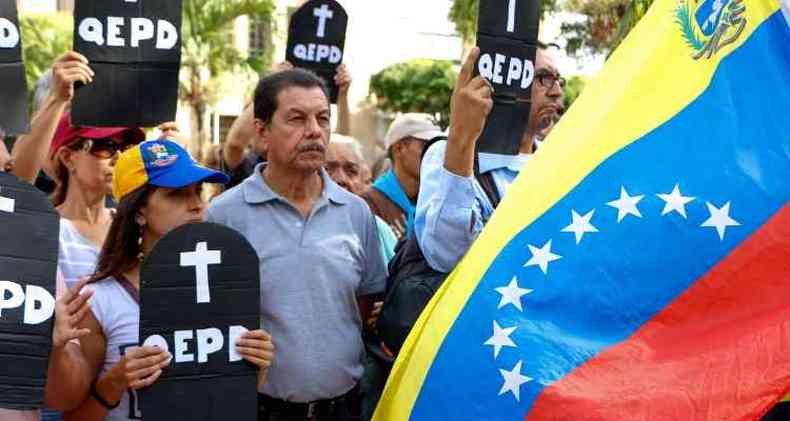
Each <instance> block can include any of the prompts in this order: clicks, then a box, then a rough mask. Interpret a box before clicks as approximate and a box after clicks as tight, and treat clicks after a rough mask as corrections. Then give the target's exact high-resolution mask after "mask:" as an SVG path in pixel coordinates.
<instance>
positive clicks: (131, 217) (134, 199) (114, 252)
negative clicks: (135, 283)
mask: <svg viewBox="0 0 790 421" xmlns="http://www.w3.org/2000/svg"><path fill="white" fill-rule="evenodd" d="M154 191H156V187H155V186H151V185H148V184H146V185H145V186H143V187H140V188H139V189H137V190H135V191H133V192H131V193H129V194H127V195H126V196H124V198H123V199H121V201H120V202H118V207H117V208H116V210H115V217H114V218H113V220H112V225H110V232H108V233H107V238H106V239H105V240H104V245H103V246H102V249H101V253H99V259H98V262H97V263H96V273H94V274H93V276H92V277H91V280H90V282H98V281H101V280H102V279H105V278H108V277H114V278H115V277H118V276H119V275H120V274H122V273H124V272H126V271H129V270H131V269H132V268H133V267H134V265H136V264H137V263H138V262H137V256H138V255H139V254H140V235H141V227H140V225H139V224H138V223H137V221H136V216H137V213H138V212H139V211H140V209H142V208H143V207H144V206H145V205H146V203H148V198H149V197H151V194H152V193H153V192H154Z"/></svg>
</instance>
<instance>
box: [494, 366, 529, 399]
mask: <svg viewBox="0 0 790 421" xmlns="http://www.w3.org/2000/svg"><path fill="white" fill-rule="evenodd" d="M499 372H500V373H502V378H503V379H504V381H505V383H504V384H503V385H502V389H500V390H499V396H502V395H504V394H505V393H507V392H511V393H513V396H515V397H516V401H519V400H520V398H521V385H522V384H524V383H526V382H528V381H532V378H530V377H527V376H524V375H522V374H521V361H519V362H518V363H516V366H515V367H513V370H511V371H507V370H503V369H501V368H500V369H499Z"/></svg>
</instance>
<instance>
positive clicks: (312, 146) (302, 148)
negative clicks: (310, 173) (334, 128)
mask: <svg viewBox="0 0 790 421" xmlns="http://www.w3.org/2000/svg"><path fill="white" fill-rule="evenodd" d="M296 150H297V152H300V153H302V152H318V153H325V152H326V147H325V146H324V145H322V144H320V143H308V144H304V145H299V146H298V147H297V148H296Z"/></svg>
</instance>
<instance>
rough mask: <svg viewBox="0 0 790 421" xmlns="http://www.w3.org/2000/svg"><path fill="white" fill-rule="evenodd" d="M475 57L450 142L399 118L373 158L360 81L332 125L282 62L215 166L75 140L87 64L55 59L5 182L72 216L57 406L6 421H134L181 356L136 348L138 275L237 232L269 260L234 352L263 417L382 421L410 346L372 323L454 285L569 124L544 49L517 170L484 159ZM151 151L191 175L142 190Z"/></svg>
mask: <svg viewBox="0 0 790 421" xmlns="http://www.w3.org/2000/svg"><path fill="white" fill-rule="evenodd" d="M478 54H479V52H478V50H477V49H473V50H472V52H471V53H470V55H469V56H468V58H467V59H466V61H465V63H464V64H463V67H462V68H461V71H460V75H459V78H458V82H457V86H456V87H455V91H454V93H453V97H452V101H451V102H452V114H451V118H450V126H449V131H445V130H443V129H442V128H440V127H439V126H437V124H436V123H435V122H434V119H433V118H432V117H431V116H428V115H425V114H415V113H409V112H408V111H409V110H404V113H402V114H401V115H399V116H398V117H397V118H396V119H395V120H394V121H393V122H392V124H391V126H390V127H389V130H388V131H387V134H386V136H385V145H386V150H385V151H384V153H383V154H382V155H381V156H376V157H373V158H374V159H373V160H370V161H368V160H366V159H365V156H364V154H363V150H362V144H361V142H360V141H358V140H357V139H354V138H353V137H351V136H350V134H351V123H350V121H351V120H350V108H349V104H348V89H349V86H350V85H351V83H352V82H351V76H350V74H349V72H348V70H347V69H346V68H345V67H344V66H341V67H340V68H339V69H338V72H337V76H336V78H335V83H336V84H337V85H338V86H339V95H338V104H337V107H336V110H337V111H336V113H337V116H336V120H335V121H336V122H337V123H336V125H335V127H332V121H333V118H332V117H333V116H332V110H333V108H332V106H331V105H330V103H329V100H328V94H327V92H328V89H327V86H326V84H325V82H324V81H323V80H322V79H321V78H319V77H318V76H316V75H315V74H313V73H311V72H308V71H305V70H301V69H294V68H293V67H292V66H290V65H289V64H287V63H285V64H281V65H279V66H277V68H275V69H274V70H273V72H272V73H271V74H270V75H268V76H266V77H263V78H262V79H261V80H260V82H259V84H258V86H257V89H256V90H255V94H254V99H253V101H252V102H251V103H250V104H249V106H247V107H246V108H245V109H244V111H243V112H242V113H241V115H240V116H239V117H238V118H237V120H236V121H235V122H234V124H233V126H232V128H231V130H230V132H229V134H228V136H227V139H225V140H224V142H223V144H222V146H219V147H215V148H213V149H212V150H211V151H210V153H208V154H206V160H205V163H204V164H205V165H201V164H199V163H197V162H195V161H194V160H193V159H192V157H191V156H190V155H189V153H188V152H187V151H186V150H185V148H184V145H185V144H186V143H187V142H188V140H187V139H185V138H184V137H183V136H182V135H181V133H180V131H179V130H178V127H177V125H175V124H174V123H169V122H166V123H163V124H162V125H161V126H159V132H160V133H161V136H158V138H157V139H153V140H147V141H146V140H145V139H146V137H145V132H144V130H143V129H141V128H121V127H118V128H106V127H105V128H94V127H77V126H74V125H72V124H71V118H70V114H69V107H70V102H71V100H72V98H73V96H74V90H75V84H77V83H80V84H90V83H92V82H93V76H94V73H93V71H92V70H91V68H90V65H89V63H88V61H87V60H86V59H85V58H84V57H83V56H81V55H79V54H77V53H75V52H69V53H67V54H65V55H64V56H63V57H61V58H60V59H59V60H57V61H56V62H55V63H54V64H53V66H52V71H51V72H49V73H48V74H46V75H45V76H44V77H43V78H42V80H41V81H40V82H39V83H38V84H37V92H36V96H35V97H36V101H35V112H34V114H33V118H32V121H31V131H30V133H29V134H27V135H24V136H21V137H19V138H18V139H16V141H15V142H14V143H13V148H10V150H9V148H7V146H10V143H9V144H8V145H6V143H2V144H0V169H2V170H3V171H7V172H10V173H13V174H14V175H16V176H17V177H19V178H20V179H22V180H25V181H27V182H30V183H35V184H36V186H38V187H39V188H40V189H41V190H43V191H44V192H46V193H47V194H49V195H50V197H51V200H52V203H53V205H54V206H55V209H56V210H57V212H58V213H59V214H60V216H61V224H60V227H61V229H60V249H59V256H58V285H59V288H58V299H57V305H56V314H55V328H54V330H53V346H54V348H53V352H52V354H51V357H50V359H51V361H50V369H49V376H48V383H47V389H46V405H47V407H48V408H49V409H48V410H47V411H44V412H43V413H42V414H39V413H38V412H21V411H8V410H0V419H2V420H4V421H13V420H36V419H39V418H40V417H43V418H44V419H51V420H59V419H65V420H80V421H90V420H103V419H107V420H132V419H142V416H143V415H142V414H140V413H139V411H138V410H137V409H136V408H134V407H133V406H131V405H130V402H129V399H130V396H131V394H132V393H133V392H134V391H135V390H138V389H141V388H145V387H147V386H149V385H151V384H153V383H154V382H155V381H157V379H158V378H159V376H160V375H161V374H162V372H163V371H164V370H167V367H168V365H169V364H170V361H171V358H172V356H171V355H170V354H169V353H168V352H167V351H164V350H161V349H159V348H156V347H146V346H135V345H136V344H138V343H139V338H138V328H139V289H140V265H141V262H142V261H144V259H145V257H146V255H147V254H148V253H149V252H150V251H151V250H152V248H153V247H154V245H155V244H156V242H157V241H158V240H159V239H160V238H161V237H162V236H164V235H165V234H166V233H167V232H169V231H170V230H172V229H173V228H176V227H178V226H180V225H183V224H186V223H189V222H195V221H208V222H214V223H218V224H223V225H226V226H228V227H230V228H233V229H235V230H237V231H239V232H240V233H241V234H242V235H244V236H245V237H246V238H247V240H249V242H250V244H251V245H252V246H253V247H254V249H255V250H256V252H257V253H258V256H259V261H260V274H261V300H260V320H261V325H260V330H256V331H251V332H248V333H247V334H246V335H245V336H244V337H242V339H241V340H240V341H239V342H238V343H236V344H235V345H236V347H237V350H238V352H239V354H240V355H242V356H243V357H244V359H246V360H247V361H249V362H250V363H251V364H253V365H255V366H256V367H258V369H259V371H258V372H259V377H258V380H259V381H258V393H259V419H260V420H267V421H274V420H368V419H370V418H371V416H372V414H373V411H374V410H375V406H376V403H377V402H378V399H379V397H380V395H381V393H382V390H383V388H384V385H385V384H386V381H387V375H388V373H389V371H390V369H391V367H392V363H393V361H394V359H395V357H396V356H397V350H398V347H397V345H392V342H391V341H390V340H389V338H390V337H392V336H393V335H392V334H391V333H388V332H386V331H383V330H382V329H380V326H379V323H378V321H379V317H380V315H382V314H383V313H386V312H387V311H388V308H387V306H388V305H390V304H391V302H390V301H389V300H387V297H388V294H389V293H390V292H391V290H392V288H393V287H394V285H395V282H394V281H393V280H394V279H401V278H403V277H404V276H433V277H437V279H440V278H444V277H445V276H446V274H447V273H449V272H450V271H452V269H453V267H454V266H455V265H456V264H457V262H458V261H459V260H460V259H461V257H462V256H463V255H464V254H465V253H466V251H467V250H468V249H469V247H470V245H471V243H472V242H473V241H474V240H475V238H476V237H477V236H478V234H479V233H480V231H481V230H482V228H483V226H484V225H485V223H486V222H487V220H488V219H489V218H490V217H491V214H492V213H493V210H494V209H495V207H496V205H497V204H498V202H499V200H501V198H502V197H503V196H504V195H505V194H506V193H507V188H508V186H509V185H510V183H512V182H513V180H514V179H515V178H516V176H518V174H519V172H520V171H521V170H522V169H523V168H525V166H526V165H528V162H529V159H530V157H531V156H532V154H534V153H536V152H537V151H538V150H539V149H538V148H539V145H540V143H541V142H542V141H543V139H545V137H546V136H547V134H548V132H549V131H550V130H551V128H552V127H553V126H554V124H555V123H556V122H557V120H558V119H559V116H561V115H562V113H563V111H564V110H563V106H562V104H563V101H562V100H563V85H564V79H563V78H562V77H561V76H560V74H559V72H558V69H557V66H556V62H555V60H554V57H553V54H552V52H551V51H550V50H547V49H540V50H539V51H538V55H537V60H536V71H535V75H536V76H535V80H536V83H535V84H534V88H533V93H532V108H531V110H530V114H529V115H525V116H523V117H524V118H525V119H527V120H528V125H527V130H526V132H525V133H524V135H523V140H522V143H521V147H520V154H519V155H517V156H494V155H485V154H478V153H477V152H476V142H477V139H478V137H479V136H480V133H481V132H482V130H483V127H484V125H485V121H486V118H487V116H488V114H489V113H490V112H491V109H492V107H493V98H492V94H493V88H491V85H490V84H489V83H488V82H487V81H485V80H484V79H482V78H481V77H480V76H477V77H473V71H472V66H473V63H474V62H475V60H476V58H477V55H478ZM151 150H160V151H167V153H170V154H171V155H172V156H174V157H175V158H174V159H178V160H183V161H185V162H187V163H188V165H178V166H165V167H163V168H160V169H157V171H162V177H153V178H152V177H148V178H146V177H141V176H140V174H139V171H140V168H141V166H142V167H144V165H143V164H145V162H143V163H142V164H141V163H140V162H139V160H145V159H146V156H148V155H150V154H147V153H146V151H151ZM369 163H372V165H369ZM208 167H211V168H208ZM204 186H205V187H204ZM392 305H397V303H392ZM389 310H392V309H389ZM395 310H396V311H397V309H395ZM391 312H392V311H391ZM130 345H131V346H130Z"/></svg>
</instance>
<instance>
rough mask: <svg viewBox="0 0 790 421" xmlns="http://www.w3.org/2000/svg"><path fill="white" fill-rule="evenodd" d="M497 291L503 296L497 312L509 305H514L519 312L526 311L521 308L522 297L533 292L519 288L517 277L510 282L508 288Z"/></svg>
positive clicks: (497, 289) (500, 288)
mask: <svg viewBox="0 0 790 421" xmlns="http://www.w3.org/2000/svg"><path fill="white" fill-rule="evenodd" d="M495 290H496V292H498V293H500V294H501V295H502V298H501V299H500V300H499V306H498V307H497V310H498V309H500V308H502V307H504V306H506V305H508V304H512V305H513V306H514V307H516V308H517V309H518V311H524V309H523V308H522V307H521V297H523V296H525V295H527V294H529V293H530V292H532V290H531V289H526V288H519V286H518V278H516V277H515V276H514V277H513V279H512V280H511V281H510V283H509V284H508V286H506V287H499V288H495Z"/></svg>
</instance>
